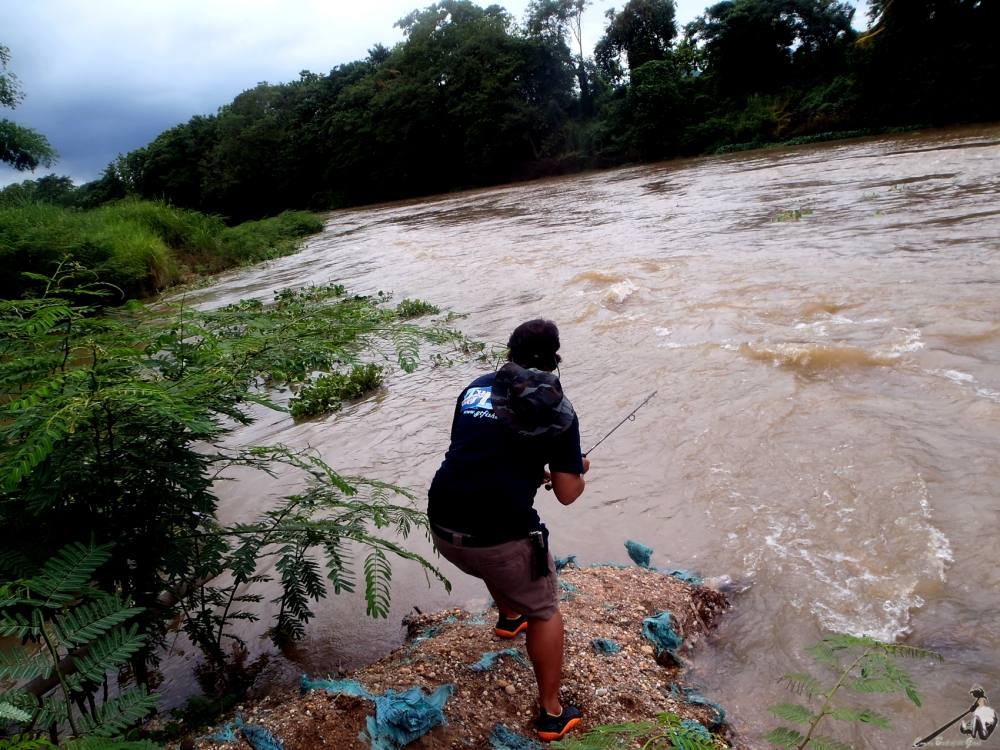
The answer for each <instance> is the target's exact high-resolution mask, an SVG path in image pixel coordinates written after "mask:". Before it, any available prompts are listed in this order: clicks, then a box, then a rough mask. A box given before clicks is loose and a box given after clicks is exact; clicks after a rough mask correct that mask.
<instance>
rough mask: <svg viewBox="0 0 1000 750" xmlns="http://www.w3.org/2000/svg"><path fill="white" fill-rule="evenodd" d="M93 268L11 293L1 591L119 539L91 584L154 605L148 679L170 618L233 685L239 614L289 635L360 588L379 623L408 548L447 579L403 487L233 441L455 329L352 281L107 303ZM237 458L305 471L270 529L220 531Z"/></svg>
mask: <svg viewBox="0 0 1000 750" xmlns="http://www.w3.org/2000/svg"><path fill="white" fill-rule="evenodd" d="M88 276H89V273H88V272H85V271H83V270H82V269H80V268H79V267H77V266H74V265H69V264H68V265H66V266H64V267H63V268H62V269H60V272H59V273H58V274H57V276H56V277H54V278H50V279H44V278H42V277H37V278H36V279H35V280H36V281H37V282H38V283H40V284H43V285H44V291H43V292H42V293H41V294H39V295H37V296H34V297H28V298H24V299H19V300H3V301H0V526H2V527H3V529H4V530H5V543H4V546H3V550H2V551H0V586H2V585H3V583H4V582H5V581H13V582H16V581H20V580H23V579H26V578H29V577H31V576H32V575H33V574H34V573H33V572H34V571H36V570H38V569H39V568H40V567H41V566H43V565H44V564H45V561H46V560H47V559H49V558H50V557H51V556H52V555H53V554H54V553H55V552H56V551H57V550H59V549H61V548H63V547H66V546H67V545H73V544H77V543H79V542H86V541H89V540H93V542H94V543H96V544H99V545H107V544H113V545H114V555H113V556H112V557H111V558H110V559H109V560H107V562H105V563H104V564H102V565H101V566H100V567H99V568H97V569H95V571H94V573H93V582H94V585H95V586H96V587H98V588H99V589H100V590H103V591H109V592H115V594H116V595H117V596H119V597H120V600H121V601H122V602H125V601H129V602H133V603H134V606H136V607H138V608H141V612H140V611H130V615H134V621H135V623H136V624H137V625H138V626H139V628H140V631H141V632H142V633H144V634H145V635H146V637H147V638H148V642H147V643H146V644H144V645H142V647H141V648H139V649H138V650H134V651H130V652H129V654H126V655H125V656H127V657H129V662H130V665H131V669H132V671H133V672H132V673H133V675H134V676H135V677H136V678H137V679H138V681H139V682H140V683H142V684H145V683H146V682H148V666H149V664H150V663H151V662H152V661H154V660H155V659H154V657H155V650H153V649H151V648H150V646H151V645H152V646H155V645H156V644H157V643H158V641H159V639H160V638H161V637H162V636H163V634H164V633H165V632H166V628H167V626H168V624H169V623H170V622H171V621H173V620H175V619H179V620H180V623H181V625H182V627H183V628H184V630H185V631H186V633H187V634H188V636H189V637H190V638H191V640H192V641H193V642H194V643H195V644H196V645H197V646H199V647H200V648H201V650H202V651H203V653H204V654H205V657H206V667H207V668H208V669H209V670H210V671H212V672H213V674H214V676H215V677H216V678H217V679H221V680H222V681H223V682H225V680H227V679H228V678H227V676H226V669H227V667H228V662H229V661H230V657H231V655H233V653H234V651H233V647H234V644H235V648H236V653H237V655H238V652H239V647H240V641H239V639H238V638H237V637H236V636H235V634H234V633H233V631H232V624H233V622H234V621H235V620H239V619H251V620H255V619H258V618H266V619H268V620H270V623H269V624H270V627H269V632H270V633H271V636H272V638H273V639H274V640H275V641H277V642H279V643H282V642H285V641H287V640H289V639H292V638H296V637H298V636H300V635H301V634H302V633H303V627H304V625H305V623H306V622H308V620H309V619H310V618H311V617H312V612H311V610H310V602H312V601H315V600H318V599H320V598H322V597H323V596H325V595H326V593H327V587H328V586H329V587H330V588H331V589H332V590H333V592H334V593H341V592H345V591H346V592H350V591H353V590H354V589H355V587H356V586H357V587H358V589H359V590H360V591H361V592H362V593H363V594H364V598H365V600H366V602H367V608H368V612H369V614H371V615H372V616H378V617H384V616H386V614H387V612H388V603H389V581H390V580H391V567H390V560H391V558H393V557H396V558H402V559H408V560H413V561H414V562H415V563H417V564H418V565H420V566H422V567H423V568H424V569H425V570H426V571H427V572H428V573H429V574H430V575H433V576H436V577H438V578H440V575H439V574H438V573H437V571H436V570H435V569H434V568H433V567H432V566H431V565H430V564H429V563H428V562H427V561H425V560H423V559H421V558H420V557H418V556H416V555H414V554H413V553H411V552H409V551H408V550H407V549H405V548H404V547H403V546H401V545H402V543H403V540H405V539H406V538H407V536H408V535H409V534H410V533H412V532H413V531H414V530H421V531H422V530H424V529H425V527H426V516H425V515H424V514H423V513H422V512H420V511H419V510H417V508H416V507H415V504H414V502H413V498H412V496H411V495H410V494H409V493H407V492H406V491H405V490H403V489H402V488H399V487H396V486H394V485H391V484H387V483H385V482H381V481H373V480H366V479H361V478H356V477H345V476H341V475H340V474H338V473H337V472H336V471H335V470H334V469H333V468H331V467H330V466H328V465H327V464H326V463H324V462H323V461H322V460H320V459H319V458H318V457H317V456H315V455H312V454H310V453H298V452H293V451H290V450H288V449H286V448H284V447H282V446H280V445H276V446H266V447H254V446H243V447H227V446H226V444H225V441H224V438H225V437H226V436H227V435H228V434H229V433H230V432H231V431H232V430H233V429H234V427H236V426H238V425H241V424H248V423H250V422H252V421H254V419H255V418H256V416H257V415H258V414H259V413H261V411H262V410H264V409H277V410H283V409H284V407H282V406H281V405H280V404H279V403H278V402H276V401H275V400H273V399H272V396H273V395H275V394H277V393H279V392H280V390H282V389H285V388H288V387H294V386H296V385H298V384H301V383H303V382H304V381H306V380H307V379H308V378H310V376H312V375H314V374H316V373H318V372H324V371H330V370H332V369H334V368H336V367H343V366H348V367H349V366H351V365H352V364H355V363H359V360H360V358H361V357H362V355H363V356H364V358H365V359H366V360H369V361H370V360H377V361H380V362H381V364H379V365H377V366H376V365H370V366H371V367H373V368H375V369H378V370H382V369H383V368H389V367H391V366H393V363H394V364H395V366H397V367H399V368H401V369H402V370H404V371H410V370H412V369H413V368H414V367H415V366H416V357H417V351H418V346H419V344H420V343H421V342H426V341H433V342H439V343H444V342H451V341H455V340H456V337H455V334H453V333H452V332H451V331H449V330H447V329H443V328H440V327H436V326H434V325H423V326H421V325H416V324H414V323H410V322H405V321H403V320H402V319H401V317H400V315H399V314H397V313H396V311H395V310H394V309H392V308H391V307H390V306H389V305H388V301H389V300H388V298H387V297H386V296H384V295H382V296H378V297H358V296H349V295H347V294H346V292H345V290H344V289H343V287H340V286H327V287H313V288H306V289H302V290H297V291H290V290H284V291H281V292H279V293H278V294H277V295H276V296H275V299H274V300H273V302H270V303H265V302H262V301H258V300H248V301H243V302H240V303H238V304H234V305H231V306H228V307H225V308H222V309H219V310H212V311H198V310H192V309H189V308H186V307H183V306H181V307H175V308H171V307H163V306H162V305H160V306H158V307H157V308H156V309H147V308H145V307H143V306H142V305H139V304H138V303H131V304H130V305H128V306H126V307H124V308H117V309H108V308H104V307H103V305H104V304H105V302H106V297H105V292H104V290H105V285H104V284H100V283H94V284H87V283H85V280H86V278H88ZM230 467H243V470H244V471H245V470H259V471H265V472H269V473H273V472H274V471H277V470H278V469H279V468H280V469H281V470H282V471H283V472H298V473H300V474H301V475H302V479H301V480H300V481H297V482H296V481H290V484H289V486H290V487H292V488H296V489H295V491H294V493H293V494H289V495H287V496H286V497H284V498H279V499H277V500H276V501H275V502H274V504H273V505H272V506H271V507H270V508H268V509H266V510H265V511H263V512H262V513H261V514H260V516H259V517H258V518H256V519H252V518H251V519H244V520H243V521H242V522H241V523H237V524H235V525H233V526H231V527H225V526H222V525H220V524H219V522H218V521H217V520H216V507H217V504H218V498H217V496H216V494H215V487H216V485H215V482H216V480H217V478H218V477H219V475H220V473H222V472H224V471H225V470H226V469H228V468H230ZM289 476H290V480H291V475H289ZM356 557H357V559H358V563H357V565H358V566H359V567H360V568H362V570H360V571H356V570H355V567H354V566H355V563H354V560H355V558H356ZM272 567H273V570H274V571H275V574H274V576H275V584H276V586H275V589H276V590H277V591H278V592H280V593H279V595H278V596H277V598H276V599H274V601H273V602H264V601H262V599H261V595H260V593H259V591H258V590H257V587H258V585H259V584H261V583H264V582H266V581H268V580H270V579H269V575H270V574H269V573H265V572H262V571H263V570H269V569H271V568H272ZM88 575H89V573H88ZM356 575H360V576H361V581H360V582H357V581H356V579H355V576H356ZM6 658H7V657H6V656H5V654H4V653H3V652H0V663H2V662H3V660H4V659H6ZM24 676H25V677H28V676H29V675H27V674H25V675H24ZM52 687H54V686H53V685H42V686H41V687H39V688H38V690H39V691H43V690H46V689H51V688H52Z"/></svg>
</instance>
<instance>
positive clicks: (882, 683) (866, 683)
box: [847, 677, 897, 693]
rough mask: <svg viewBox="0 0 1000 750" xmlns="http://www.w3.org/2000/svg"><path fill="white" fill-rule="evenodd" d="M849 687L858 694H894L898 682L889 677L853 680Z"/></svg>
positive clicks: (848, 684)
mask: <svg viewBox="0 0 1000 750" xmlns="http://www.w3.org/2000/svg"><path fill="white" fill-rule="evenodd" d="M847 687H849V688H850V689H851V690H853V691H854V692H856V693H893V692H895V691H896V687H897V685H896V681H895V680H893V679H891V678H889V677H871V678H861V679H860V680H852V681H851V682H849V683H847Z"/></svg>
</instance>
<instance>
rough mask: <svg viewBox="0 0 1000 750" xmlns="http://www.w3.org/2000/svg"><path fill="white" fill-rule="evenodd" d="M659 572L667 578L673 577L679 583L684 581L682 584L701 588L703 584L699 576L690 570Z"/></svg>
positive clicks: (680, 569) (678, 569)
mask: <svg viewBox="0 0 1000 750" xmlns="http://www.w3.org/2000/svg"><path fill="white" fill-rule="evenodd" d="M661 572H662V573H666V574H667V575H668V576H673V577H674V578H676V579H677V580H679V581H684V583H690V584H691V585H692V586H701V584H703V583H704V582H705V581H704V579H703V578H702V577H701V576H700V575H698V574H697V573H695V572H694V571H691V570H684V569H682V568H676V569H674V570H662V571H661Z"/></svg>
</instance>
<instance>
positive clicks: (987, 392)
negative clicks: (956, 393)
mask: <svg viewBox="0 0 1000 750" xmlns="http://www.w3.org/2000/svg"><path fill="white" fill-rule="evenodd" d="M925 372H927V373H929V374H931V375H934V376H936V377H939V378H944V379H945V380H950V381H951V382H952V383H956V384H957V385H961V386H972V387H973V390H974V391H975V394H976V395H977V396H979V397H980V398H985V399H989V400H990V401H992V402H993V403H996V404H1000V391H997V390H994V389H993V388H987V387H985V386H983V385H981V384H980V382H979V381H978V380H976V378H975V376H974V375H970V374H969V373H967V372H962V371H961V370H926V371H925Z"/></svg>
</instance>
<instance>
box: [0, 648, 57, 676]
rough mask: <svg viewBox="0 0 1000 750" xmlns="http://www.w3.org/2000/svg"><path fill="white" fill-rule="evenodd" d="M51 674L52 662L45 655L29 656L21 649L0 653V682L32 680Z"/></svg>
mask: <svg viewBox="0 0 1000 750" xmlns="http://www.w3.org/2000/svg"><path fill="white" fill-rule="evenodd" d="M50 674H52V660H51V659H49V655H48V654H46V653H38V654H29V653H27V652H25V651H24V650H23V649H21V648H12V649H11V650H9V651H0V680H15V681H18V682H20V681H21V680H33V679H35V678H36V677H43V678H45V677H48V676H49V675H50Z"/></svg>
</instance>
